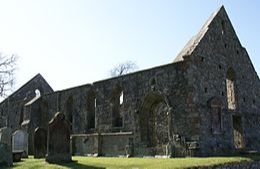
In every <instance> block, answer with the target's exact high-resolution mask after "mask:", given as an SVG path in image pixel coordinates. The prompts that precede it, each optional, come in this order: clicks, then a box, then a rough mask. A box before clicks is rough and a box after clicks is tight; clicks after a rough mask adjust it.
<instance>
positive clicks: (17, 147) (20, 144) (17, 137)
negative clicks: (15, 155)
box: [12, 130, 28, 158]
mask: <svg viewBox="0 0 260 169" xmlns="http://www.w3.org/2000/svg"><path fill="white" fill-rule="evenodd" d="M12 142H13V144H12V147H13V148H12V151H13V152H17V151H23V154H22V157H24V158H27V157H28V133H27V132H26V131H23V130H16V131H15V132H14V133H13V138H12Z"/></svg>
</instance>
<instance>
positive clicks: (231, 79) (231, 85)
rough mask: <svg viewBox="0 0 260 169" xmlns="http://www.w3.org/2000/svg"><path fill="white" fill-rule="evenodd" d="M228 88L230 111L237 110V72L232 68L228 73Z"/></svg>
mask: <svg viewBox="0 0 260 169" xmlns="http://www.w3.org/2000/svg"><path fill="white" fill-rule="evenodd" d="M226 88H227V102H228V109H229V110H235V109H236V98H235V72H234V70H233V69H232V68H229V69H228V71H227V77H226Z"/></svg>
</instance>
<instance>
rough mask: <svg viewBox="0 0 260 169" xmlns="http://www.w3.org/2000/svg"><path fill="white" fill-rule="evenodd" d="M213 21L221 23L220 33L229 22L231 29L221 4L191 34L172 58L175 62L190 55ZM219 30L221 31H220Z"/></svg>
mask: <svg viewBox="0 0 260 169" xmlns="http://www.w3.org/2000/svg"><path fill="white" fill-rule="evenodd" d="M214 22H220V23H221V26H220V27H221V29H222V34H223V33H224V32H225V27H226V26H227V25H228V24H229V25H230V26H231V28H232V29H233V26H232V24H231V22H230V20H229V18H228V15H227V12H226V10H225V7H224V6H223V5H222V6H221V7H220V8H218V9H217V10H216V11H215V12H214V13H213V14H212V15H211V16H210V17H209V18H208V20H207V21H206V22H205V24H204V25H203V26H202V28H201V29H200V31H199V32H198V34H197V35H196V36H193V37H192V38H191V39H190V40H189V41H188V43H187V44H186V45H185V46H184V48H183V49H182V50H181V52H180V53H179V54H178V55H177V56H176V58H175V59H174V61H173V62H174V63H175V62H180V61H183V60H184V58H185V57H187V56H189V55H191V53H192V52H193V51H194V50H195V49H196V47H197V46H198V44H199V43H200V41H201V40H202V39H203V37H204V36H205V34H206V33H207V31H208V30H209V28H211V25H212V23H214ZM220 32H221V31H220Z"/></svg>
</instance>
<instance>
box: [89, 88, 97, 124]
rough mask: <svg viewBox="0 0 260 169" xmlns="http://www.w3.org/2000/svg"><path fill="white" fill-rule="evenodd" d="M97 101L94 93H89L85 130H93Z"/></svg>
mask: <svg viewBox="0 0 260 169" xmlns="http://www.w3.org/2000/svg"><path fill="white" fill-rule="evenodd" d="M96 106H97V99H96V94H95V93H94V92H90V93H89V94H88V96H87V128H88V129H92V128H95V117H96Z"/></svg>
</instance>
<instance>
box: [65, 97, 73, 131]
mask: <svg viewBox="0 0 260 169" xmlns="http://www.w3.org/2000/svg"><path fill="white" fill-rule="evenodd" d="M73 102H74V101H73V98H72V97H71V96H70V97H69V98H68V100H67V102H66V118H67V119H68V120H69V122H70V123H71V129H72V126H73V107H74V103H73Z"/></svg>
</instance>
